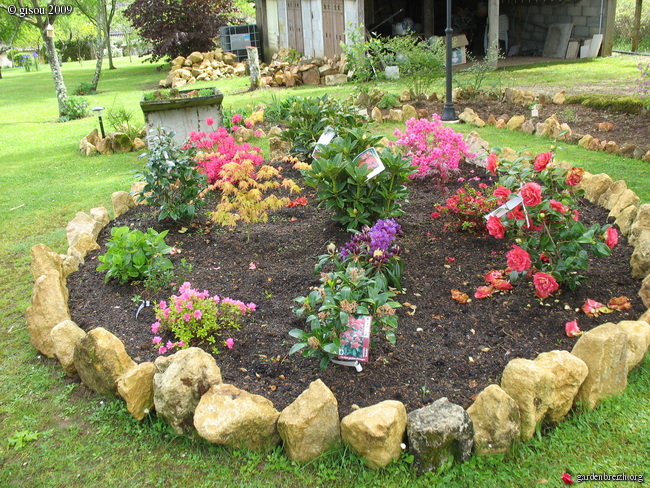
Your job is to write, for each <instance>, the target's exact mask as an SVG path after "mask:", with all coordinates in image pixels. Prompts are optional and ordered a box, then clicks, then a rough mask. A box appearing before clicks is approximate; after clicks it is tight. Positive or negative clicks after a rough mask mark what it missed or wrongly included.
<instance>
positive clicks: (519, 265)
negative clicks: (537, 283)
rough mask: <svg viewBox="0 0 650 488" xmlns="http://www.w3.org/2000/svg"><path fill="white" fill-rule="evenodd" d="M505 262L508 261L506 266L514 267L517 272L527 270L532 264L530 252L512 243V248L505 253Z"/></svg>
mask: <svg viewBox="0 0 650 488" xmlns="http://www.w3.org/2000/svg"><path fill="white" fill-rule="evenodd" d="M506 263H508V268H511V269H514V270H515V271H518V272H519V273H523V272H524V271H527V270H529V269H530V267H531V266H532V262H531V260H530V254H528V252H527V251H526V250H525V249H523V248H521V247H519V246H517V245H513V246H512V249H511V250H510V251H508V254H506Z"/></svg>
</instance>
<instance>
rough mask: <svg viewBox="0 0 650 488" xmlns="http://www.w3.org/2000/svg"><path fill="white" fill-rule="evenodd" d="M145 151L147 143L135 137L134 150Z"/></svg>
mask: <svg viewBox="0 0 650 488" xmlns="http://www.w3.org/2000/svg"><path fill="white" fill-rule="evenodd" d="M143 149H147V143H146V142H145V141H143V140H142V139H141V138H139V137H135V138H134V139H133V150H134V151H142V150H143Z"/></svg>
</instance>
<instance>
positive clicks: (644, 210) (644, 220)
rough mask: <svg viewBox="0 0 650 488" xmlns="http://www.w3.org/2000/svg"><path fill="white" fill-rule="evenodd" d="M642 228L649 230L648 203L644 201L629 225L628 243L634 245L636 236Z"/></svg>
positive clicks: (649, 212)
mask: <svg viewBox="0 0 650 488" xmlns="http://www.w3.org/2000/svg"><path fill="white" fill-rule="evenodd" d="M644 230H650V203H644V204H643V205H641V206H640V207H639V210H638V212H637V213H636V218H635V220H634V222H633V223H632V225H631V226H630V232H629V236H630V238H629V243H630V244H631V245H633V246H635V245H636V240H637V237H638V236H639V235H640V234H641V233H642V232H643V231H644Z"/></svg>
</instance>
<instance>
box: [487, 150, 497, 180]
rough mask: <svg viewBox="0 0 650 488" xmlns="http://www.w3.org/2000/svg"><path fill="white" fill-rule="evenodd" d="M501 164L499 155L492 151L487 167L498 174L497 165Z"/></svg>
mask: <svg viewBox="0 0 650 488" xmlns="http://www.w3.org/2000/svg"><path fill="white" fill-rule="evenodd" d="M498 166H499V157H498V156H497V155H496V154H494V153H493V152H491V153H490V154H489V156H488V158H487V164H486V166H485V168H486V169H487V170H488V171H489V172H490V173H492V174H493V175H495V174H497V167H498Z"/></svg>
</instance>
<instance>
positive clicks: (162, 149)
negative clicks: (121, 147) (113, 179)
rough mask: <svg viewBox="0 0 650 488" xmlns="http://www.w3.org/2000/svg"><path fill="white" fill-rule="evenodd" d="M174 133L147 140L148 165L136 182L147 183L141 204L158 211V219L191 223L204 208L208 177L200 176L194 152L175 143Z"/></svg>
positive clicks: (151, 136) (161, 134)
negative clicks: (146, 204) (204, 191)
mask: <svg viewBox="0 0 650 488" xmlns="http://www.w3.org/2000/svg"><path fill="white" fill-rule="evenodd" d="M173 136H174V133H173V131H171V132H167V131H166V130H164V129H158V131H157V132H155V131H152V134H151V135H150V136H149V137H147V141H148V143H149V153H148V154H143V156H148V159H147V165H146V166H145V168H144V170H143V172H142V173H141V174H138V175H136V177H137V178H139V179H142V180H144V181H145V187H144V190H143V192H142V193H140V194H139V195H138V199H139V201H146V202H147V203H148V204H150V205H153V206H154V207H157V208H158V209H159V213H158V219H159V220H163V219H166V218H168V217H169V218H170V219H172V220H175V221H179V220H180V221H183V220H191V219H192V218H194V216H195V215H196V212H197V211H198V210H200V209H201V208H203V207H204V206H205V201H204V200H203V199H202V198H201V192H202V191H203V190H204V189H205V188H206V187H207V177H206V176H205V175H204V174H202V173H199V171H198V170H197V168H196V162H195V161H194V160H193V159H192V156H193V154H192V153H193V150H192V149H183V148H182V147H180V146H179V145H178V144H177V143H176V142H175V141H174V140H173Z"/></svg>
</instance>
